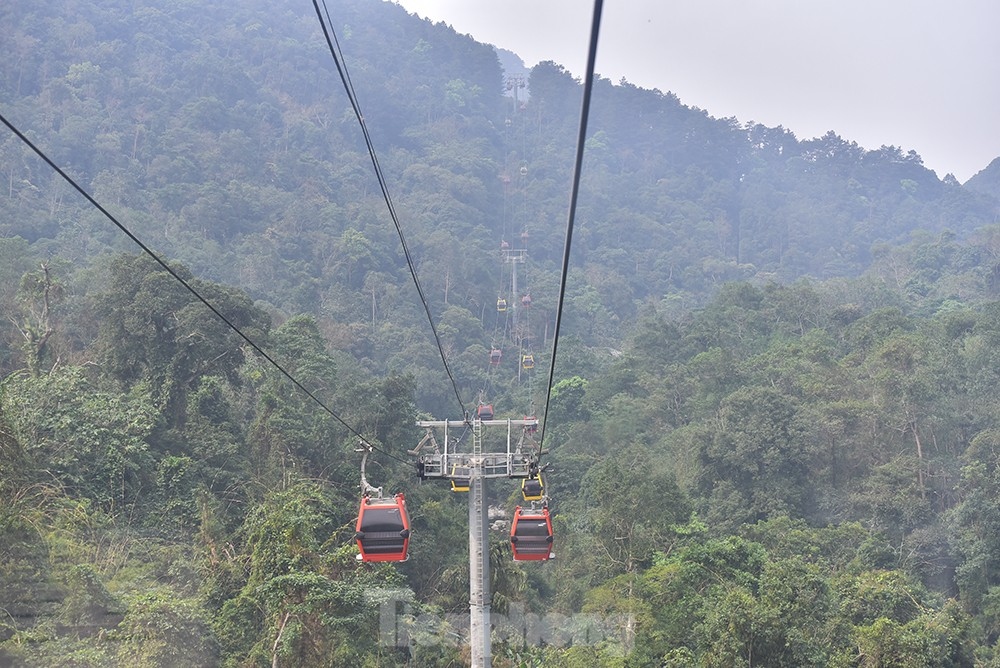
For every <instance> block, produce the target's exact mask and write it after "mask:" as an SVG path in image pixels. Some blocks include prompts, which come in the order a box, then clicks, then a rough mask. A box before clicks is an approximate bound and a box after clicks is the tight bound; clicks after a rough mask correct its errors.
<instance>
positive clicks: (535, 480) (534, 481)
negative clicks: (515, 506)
mask: <svg viewBox="0 0 1000 668" xmlns="http://www.w3.org/2000/svg"><path fill="white" fill-rule="evenodd" d="M521 496H522V497H524V500H525V501H541V500H542V497H544V496H545V483H544V481H543V480H542V474H541V473H537V474H535V475H534V476H532V477H530V478H525V479H524V480H522V481H521Z"/></svg>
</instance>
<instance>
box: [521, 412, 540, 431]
mask: <svg viewBox="0 0 1000 668" xmlns="http://www.w3.org/2000/svg"><path fill="white" fill-rule="evenodd" d="M524 421H525V422H527V423H528V424H526V425H524V431H525V433H527V434H534V433H535V432H537V431H538V418H536V417H535V416H534V415H525V416H524Z"/></svg>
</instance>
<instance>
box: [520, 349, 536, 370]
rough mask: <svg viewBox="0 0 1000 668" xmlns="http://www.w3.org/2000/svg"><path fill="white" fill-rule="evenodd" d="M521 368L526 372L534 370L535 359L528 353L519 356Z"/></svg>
mask: <svg viewBox="0 0 1000 668" xmlns="http://www.w3.org/2000/svg"><path fill="white" fill-rule="evenodd" d="M521 366H522V367H523V368H524V369H525V370H526V371H527V370H529V369H534V368H535V357H534V356H533V355H531V354H530V353H529V354H528V355H522V356H521Z"/></svg>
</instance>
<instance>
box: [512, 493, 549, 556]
mask: <svg viewBox="0 0 1000 668" xmlns="http://www.w3.org/2000/svg"><path fill="white" fill-rule="evenodd" d="M510 549H511V551H512V552H513V553H514V561H547V560H549V559H551V558H552V518H550V517H549V509H548V508H542V509H541V510H537V509H535V508H522V507H521V506H518V507H517V509H516V510H515V511H514V521H513V522H511V525H510Z"/></svg>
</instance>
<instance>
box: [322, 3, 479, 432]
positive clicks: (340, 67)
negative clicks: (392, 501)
mask: <svg viewBox="0 0 1000 668" xmlns="http://www.w3.org/2000/svg"><path fill="white" fill-rule="evenodd" d="M313 7H314V8H315V9H316V17H317V18H318V19H319V24H320V27H322V28H323V36H324V37H325V38H326V44H327V46H328V47H329V49H330V55H331V56H332V57H333V62H334V64H335V65H336V66H337V73H338V74H339V75H340V80H341V82H342V83H343V84H344V90H345V91H347V98H348V100H350V103H351V108H352V109H353V110H354V115H355V116H356V117H357V119H358V124H359V125H361V132H362V134H363V135H364V137H365V145H366V146H367V147H368V155H369V156H370V158H371V161H372V167H373V168H374V169H375V176H376V178H377V179H378V184H379V187H380V188H381V189H382V197H383V198H384V199H385V205H386V207H387V208H388V210H389V216H390V217H391V218H392V223H393V225H395V226H396V233H397V234H398V235H399V243H400V245H401V246H402V247H403V255H404V256H405V258H406V266H407V267H408V268H409V270H410V276H411V277H412V278H413V285H415V286H416V288H417V295H418V296H419V297H420V303H421V304H422V305H423V307H424V313H426V314H427V321H428V322H429V323H430V325H431V332H433V334H434V342H435V343H436V344H437V349H438V353H439V354H440V355H441V362H442V364H444V370H445V373H447V374H448V379H449V380H450V381H451V387H452V389H453V390H454V391H455V398H456V399H457V400H458V405H459V406H461V408H462V414H463V415H468V412H467V411H466V408H465V402H463V401H462V396H461V393H460V392H459V391H458V383H457V382H456V381H455V376H454V375H453V374H452V372H451V367H450V366H449V365H448V359H447V356H446V355H445V354H444V345H443V344H442V343H441V337H440V336H439V335H438V331H437V327H435V326H434V316H433V315H431V307H430V305H429V304H428V303H427V298H426V297H425V296H424V290H423V288H421V287H420V281H419V279H418V278H417V270H416V269H415V268H414V266H413V259H412V258H411V257H410V250H409V248H407V246H406V239H405V238H404V236H403V228H402V226H401V225H400V223H399V217H398V216H397V215H396V208H395V207H394V206H393V204H392V198H391V197H389V188H388V186H387V185H386V182H385V176H384V175H383V174H382V168H381V166H380V165H379V162H378V156H377V155H376V154H375V145H374V144H373V143H372V138H371V135H369V134H368V126H367V125H366V124H365V117H364V116H363V115H362V114H361V108H360V106H359V105H358V100H357V96H356V95H355V94H354V86H353V85H352V84H351V78H350V76H349V75H348V73H347V65H346V64H344V63H343V62H342V60H343V57H342V56H341V57H338V55H337V54H338V51H339V46H340V45H339V42H338V44H337V47H334V41H335V40H336V33H334V31H333V22H332V21H331V20H329V16H330V12H329V10H327V11H326V14H327V21H324V20H323V13H322V12H321V11H320V8H319V2H317V0H313ZM323 7H324V9H326V0H323ZM327 22H329V23H330V25H329V28H328V27H327ZM331 34H333V35H334V36H333V37H332V38H331Z"/></svg>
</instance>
